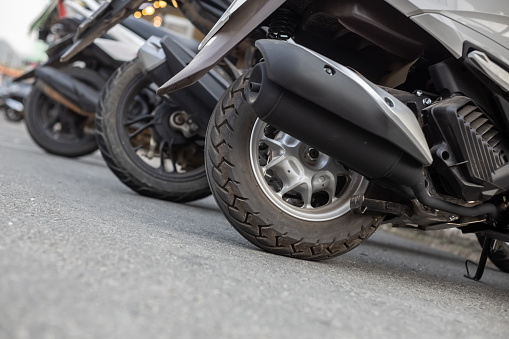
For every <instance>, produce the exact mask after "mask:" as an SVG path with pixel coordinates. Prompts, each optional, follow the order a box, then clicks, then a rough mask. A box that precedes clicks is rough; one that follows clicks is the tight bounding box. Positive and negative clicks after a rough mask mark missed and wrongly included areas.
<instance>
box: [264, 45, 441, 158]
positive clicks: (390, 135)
mask: <svg viewBox="0 0 509 339" xmlns="http://www.w3.org/2000/svg"><path fill="white" fill-rule="evenodd" d="M256 47H257V48H258V49H259V50H260V52H261V53H262V55H263V58H264V60H265V63H266V65H267V67H266V69H267V77H268V78H269V79H270V80H271V81H273V82H274V83H276V84H278V85H280V86H281V87H283V88H285V89H287V90H289V91H290V92H293V93H295V94H297V95H298V96H300V97H302V98H305V99H307V100H308V101H311V102H313V103H315V104H316V105H318V106H320V107H322V108H325V109H326V110H328V111H330V112H332V113H334V114H335V115H337V116H339V117H341V118H343V119H345V120H347V121H349V122H351V123H353V124H354V125H357V126H359V127H361V128H362V129H364V130H366V131H369V132H370V133H373V134H374V135H377V136H379V137H381V138H383V139H385V140H387V141H389V142H391V143H392V144H394V145H396V146H398V147H399V148H400V149H402V150H403V151H405V152H406V153H407V154H408V155H410V156H412V157H413V158H415V159H416V160H418V161H419V162H420V163H421V164H423V165H424V166H429V165H431V163H432V162H433V158H432V156H431V153H430V151H429V147H428V144H427V142H426V138H425V137H424V134H423V132H422V129H421V127H420V125H419V122H418V121H417V119H416V117H415V115H414V113H413V112H412V111H411V110H410V109H409V108H408V107H407V106H406V105H405V104H403V103H402V102H401V101H399V100H398V99H396V98H395V97H394V96H392V95H390V94H389V93H387V92H386V91H384V90H383V89H381V88H379V87H378V86H376V85H375V84H373V83H372V82H370V81H369V80H367V79H364V78H362V77H361V76H360V75H358V74H357V73H355V72H354V71H352V70H351V69H349V68H347V67H345V66H343V65H341V64H338V63H337V62H335V61H333V60H331V59H328V58H327V57H325V56H323V55H320V54H318V53H316V52H314V51H312V50H310V49H307V48H305V47H302V46H299V45H295V44H292V43H289V42H283V41H278V40H269V39H266V40H258V41H257V42H256ZM310 114H312V112H310Z"/></svg>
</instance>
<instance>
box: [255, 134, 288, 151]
mask: <svg viewBox="0 0 509 339" xmlns="http://www.w3.org/2000/svg"><path fill="white" fill-rule="evenodd" d="M260 141H261V142H263V143H264V144H266V145H267V146H269V149H270V150H271V151H272V152H276V153H278V154H283V153H284V145H283V144H282V143H281V142H280V141H278V140H274V139H270V138H267V137H262V138H261V140H260Z"/></svg>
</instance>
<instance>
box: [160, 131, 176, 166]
mask: <svg viewBox="0 0 509 339" xmlns="http://www.w3.org/2000/svg"><path fill="white" fill-rule="evenodd" d="M162 145H167V146H168V147H167V149H168V153H169V158H170V161H171V165H172V166H173V172H175V173H177V161H176V159H175V152H174V150H173V146H174V140H173V139H172V140H171V141H170V142H168V141H163V142H162ZM159 153H160V155H161V168H162V169H163V171H164V169H165V166H164V148H163V147H161V148H160V149H159Z"/></svg>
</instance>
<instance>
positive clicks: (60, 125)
mask: <svg viewBox="0 0 509 339" xmlns="http://www.w3.org/2000/svg"><path fill="white" fill-rule="evenodd" d="M62 71H63V72H65V73H67V74H69V75H71V76H73V77H75V78H77V79H79V80H81V81H83V82H85V83H86V84H87V85H89V86H91V87H93V88H95V89H100V88H101V86H102V85H103V84H104V80H102V78H101V77H100V76H99V75H98V74H97V73H96V72H94V71H92V70H89V69H84V68H79V67H65V68H63V69H62ZM24 117H25V122H26V126H27V129H28V133H29V134H30V136H31V137H32V139H33V140H34V141H35V142H36V143H37V144H38V145H39V146H40V147H41V148H43V149H44V150H45V151H46V152H48V153H51V154H56V155H60V156H65V157H69V158H74V157H80V156H84V155H88V154H90V153H93V152H95V151H96V150H97V142H96V140H95V135H94V130H95V128H94V119H93V118H89V117H84V116H82V115H79V114H78V113H75V112H74V111H72V110H70V109H68V108H66V107H65V106H63V105H62V104H60V103H58V102H56V101H54V100H53V99H51V98H50V97H48V96H47V95H46V94H45V93H44V92H43V90H42V88H41V86H40V83H39V82H38V81H36V82H35V83H34V86H33V87H32V91H31V92H30V94H29V95H28V96H27V98H26V102H25V112H24Z"/></svg>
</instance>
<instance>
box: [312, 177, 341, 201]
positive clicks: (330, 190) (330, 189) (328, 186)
mask: <svg viewBox="0 0 509 339" xmlns="http://www.w3.org/2000/svg"><path fill="white" fill-rule="evenodd" d="M336 178H337V177H336V176H335V175H333V174H332V173H331V172H321V173H317V174H316V175H315V176H314V177H313V180H312V181H311V183H312V192H313V193H316V192H320V191H321V192H326V193H327V194H328V195H329V203H330V202H332V201H333V200H334V199H335V194H336V185H337V179H336Z"/></svg>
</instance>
